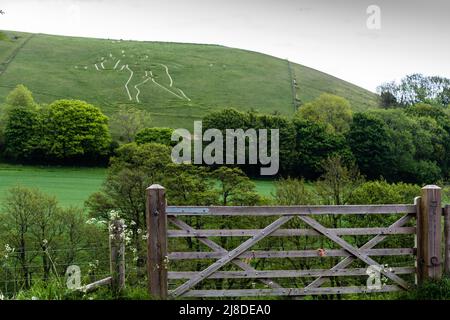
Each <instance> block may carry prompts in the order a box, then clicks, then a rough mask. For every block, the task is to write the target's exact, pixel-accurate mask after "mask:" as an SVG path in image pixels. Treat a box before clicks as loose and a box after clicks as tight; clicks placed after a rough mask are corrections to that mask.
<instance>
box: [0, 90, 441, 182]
mask: <svg viewBox="0 0 450 320" xmlns="http://www.w3.org/2000/svg"><path fill="white" fill-rule="evenodd" d="M429 95H430V94H424V96H429ZM435 98H436V99H437V100H429V99H428V100H427V102H428V103H425V102H422V101H421V102H418V103H415V104H410V105H402V106H397V107H393V106H392V107H390V108H387V109H373V110H367V111H365V112H359V113H353V112H352V109H351V106H350V103H349V102H348V101H347V100H345V99H344V98H341V97H338V96H334V95H331V94H323V95H322V96H320V97H319V98H317V99H316V100H314V101H312V102H309V103H306V104H304V105H303V106H301V107H300V108H299V110H298V111H297V113H296V114H295V115H294V116H293V117H292V118H287V117H284V116H280V115H268V114H259V113H257V112H255V111H248V112H243V111H238V110H236V109H230V108H229V109H223V110H220V111H215V112H211V113H210V114H208V115H206V116H205V117H204V119H203V130H207V129H212V128H215V129H219V130H222V131H223V132H224V133H225V130H226V129H244V130H246V129H250V128H254V129H264V128H265V129H274V128H277V129H279V130H280V172H279V174H280V175H281V176H285V177H287V176H291V177H303V178H306V179H317V178H318V177H319V176H320V175H321V174H323V168H322V163H323V161H324V160H326V159H327V158H329V157H332V156H339V157H340V158H341V159H342V160H343V161H344V163H345V164H346V165H353V164H355V165H356V166H357V167H358V168H359V170H360V171H361V173H362V174H363V175H364V176H366V177H367V178H368V179H378V178H383V179H386V180H387V181H392V182H396V181H404V182H412V183H436V182H437V181H440V180H448V179H449V178H450V176H449V175H450V108H449V107H448V106H444V105H442V104H441V103H440V102H442V99H441V96H439V95H437V96H436V95H435ZM2 111H3V112H2V116H0V152H2V154H3V157H4V158H5V159H7V160H10V161H15V162H26V163H45V164H48V163H50V164H51V163H55V164H70V165H73V164H91V165H98V164H101V165H105V164H107V163H108V161H109V158H110V157H111V156H112V155H114V154H115V153H116V152H117V150H118V149H117V148H118V147H119V146H120V145H123V144H127V143H132V142H134V141H135V143H137V144H145V143H157V144H162V145H166V146H173V145H174V142H173V141H171V139H170V138H171V134H172V132H173V130H172V129H170V128H152V127H150V116H149V114H148V113H147V112H145V111H141V110H138V109H135V108H129V107H128V108H120V109H119V111H118V112H117V113H116V114H114V115H113V116H112V118H111V119H108V117H106V116H105V115H104V114H103V113H102V112H101V110H100V109H99V108H97V107H95V106H92V105H90V104H88V103H86V102H82V101H77V100H58V101H55V102H53V103H51V104H49V105H38V104H37V103H36V102H35V101H34V99H33V97H32V94H31V92H30V91H29V90H28V89H27V88H25V87H24V86H21V85H20V86H18V87H17V88H16V89H14V90H13V91H12V92H11V93H10V94H9V95H8V97H7V99H6V105H5V107H3V108H2ZM239 168H240V169H242V170H243V171H244V172H245V173H246V174H247V175H250V176H257V175H258V173H259V167H258V166H257V165H239Z"/></svg>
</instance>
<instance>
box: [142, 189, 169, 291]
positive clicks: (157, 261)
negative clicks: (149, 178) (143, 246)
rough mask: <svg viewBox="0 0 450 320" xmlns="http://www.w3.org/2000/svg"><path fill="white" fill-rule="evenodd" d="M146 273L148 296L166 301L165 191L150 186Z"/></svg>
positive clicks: (148, 194)
mask: <svg viewBox="0 0 450 320" xmlns="http://www.w3.org/2000/svg"><path fill="white" fill-rule="evenodd" d="M146 196H147V200H146V217H147V233H148V238H147V246H148V248H147V272H148V282H149V283H148V286H149V292H150V295H151V296H152V297H154V298H157V299H167V296H168V284H167V264H168V258H167V216H166V190H165V189H164V187H162V186H160V185H157V184H155V185H152V186H150V187H149V188H147V191H146Z"/></svg>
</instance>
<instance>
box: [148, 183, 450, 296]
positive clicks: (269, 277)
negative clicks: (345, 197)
mask: <svg viewBox="0 0 450 320" xmlns="http://www.w3.org/2000/svg"><path fill="white" fill-rule="evenodd" d="M146 214H147V227H148V234H149V237H148V263H147V268H148V276H149V291H150V293H151V294H152V295H153V296H154V297H156V298H160V299H167V298H176V297H180V296H182V297H239V296H248V297H252V296H271V295H273V296H280V295H284V296H303V295H316V294H320V295H322V294H346V293H367V292H391V291H398V290H406V289H409V288H410V287H412V286H413V285H414V284H413V283H410V282H408V281H406V280H405V279H404V278H402V277H400V276H401V275H411V274H415V275H416V280H417V282H418V283H422V282H423V281H425V280H427V279H439V278H440V277H441V275H442V271H443V269H444V271H445V272H446V273H449V274H450V270H449V269H450V243H449V241H450V235H449V234H450V209H449V206H447V207H445V208H444V209H442V207H441V189H440V188H439V187H437V186H426V187H424V188H422V194H421V196H420V197H417V198H416V199H414V204H396V205H348V206H347V205H345V206H273V207H271V206H260V207H217V206H211V207H192V206H167V205H166V199H165V189H164V188H163V187H162V186H159V185H153V186H151V187H149V188H148V189H147V211H146ZM322 215H397V216H399V217H398V218H397V221H395V222H393V223H391V224H390V225H389V226H386V227H365V228H364V227H355V228H329V227H326V226H324V225H323V224H322V223H321V222H319V221H321V220H318V218H319V217H320V216H322ZM442 215H444V217H445V218H444V220H445V224H444V234H445V248H444V250H442V245H441V243H442V235H441V231H442V227H441V218H442ZM183 216H188V217H189V216H197V217H215V216H216V217H218V218H219V219H223V218H226V217H238V216H251V217H268V216H273V217H276V219H274V220H272V221H271V222H269V223H268V225H267V226H266V227H264V228H261V229H232V230H221V229H220V230H218V229H202V230H198V229H195V228H194V227H192V226H190V225H189V224H188V223H186V221H183V220H181V219H180V217H183ZM220 217H222V218H220ZM293 220H298V221H300V222H302V224H303V225H305V226H307V227H308V228H301V229H300V228H298V229H292V228H283V226H285V225H286V224H287V223H289V222H290V221H293ZM169 223H170V224H171V225H173V226H175V227H176V228H178V229H169V228H168V224H169ZM392 235H397V236H398V235H406V236H408V235H414V236H415V239H416V240H415V243H416V246H415V247H413V248H375V247H376V246H377V245H378V244H380V243H381V242H382V241H384V240H385V239H386V238H387V237H390V236H392ZM345 236H373V237H372V238H371V239H370V240H368V241H367V242H366V243H365V244H363V245H361V246H359V247H356V246H355V245H352V244H351V243H349V242H348V241H347V240H346V238H344V237H345ZM223 237H236V238H239V237H241V238H244V239H243V242H242V243H241V244H240V245H238V246H237V247H235V248H234V249H232V250H227V249H225V248H224V247H222V246H221V245H219V242H217V239H218V238H219V239H220V238H223ZM269 237H323V238H325V239H328V241H331V242H332V243H334V244H335V245H337V246H339V247H340V248H339V249H335V248H330V249H320V250H270V249H269V250H254V249H252V248H253V247H255V245H257V244H258V243H260V242H261V241H262V240H264V239H268V238H269ZM170 238H186V239H197V240H198V241H199V242H200V243H202V244H203V245H205V246H207V247H208V248H210V249H211V250H212V251H200V252H168V249H167V246H168V239H170ZM213 239H214V240H213ZM442 253H444V254H442ZM381 256H416V259H415V261H416V265H415V266H396V267H394V268H385V266H384V265H382V264H380V263H379V262H377V261H376V260H374V259H373V257H381ZM326 257H342V259H341V260H340V261H339V262H338V263H337V264H336V265H334V266H333V267H331V268H330V269H310V270H257V269H255V268H254V267H253V266H252V265H251V264H250V262H249V260H252V259H263V258H264V259H286V258H326ZM201 259H204V260H205V259H207V260H213V261H214V262H212V263H211V264H210V265H209V266H208V267H206V268H205V269H204V270H201V271H169V270H168V269H169V265H170V264H169V261H174V260H201ZM354 261H359V262H362V263H364V265H366V268H361V267H357V268H355V267H353V268H348V267H350V265H351V264H352V263H353V262H354ZM444 261H445V266H444V268H442V265H443V264H444ZM228 264H233V265H234V266H237V267H238V268H239V269H241V270H239V271H223V270H221V269H222V268H223V267H224V266H226V265H228ZM368 266H371V267H375V268H378V269H377V270H379V273H380V274H382V275H383V276H384V277H386V278H387V279H389V281H390V282H391V283H392V284H389V285H384V286H382V287H381V288H377V289H376V290H375V289H373V288H369V287H368V286H367V287H323V286H322V285H323V284H324V283H325V282H326V280H327V279H328V278H330V277H344V276H347V277H348V276H359V277H361V276H367V275H368V269H367V267H368ZM283 278H314V280H313V281H312V282H310V283H309V284H308V285H306V286H305V287H304V288H284V287H283V286H281V285H280V284H279V283H277V282H276V281H275V280H274V279H283ZM206 279H209V280H211V279H257V280H258V281H260V282H261V283H263V284H264V285H265V287H266V288H268V289H256V288H252V289H248V288H243V289H233V290H197V287H199V285H200V284H201V283H202V282H203V281H204V280H206ZM168 280H178V281H181V280H185V282H184V283H182V284H181V285H179V286H177V287H175V288H174V289H173V290H170V291H169V288H168V287H169V286H168Z"/></svg>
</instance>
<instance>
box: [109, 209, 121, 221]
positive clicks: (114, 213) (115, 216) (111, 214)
mask: <svg viewBox="0 0 450 320" xmlns="http://www.w3.org/2000/svg"><path fill="white" fill-rule="evenodd" d="M119 218H120V214H119V212H118V211H116V210H111V211H110V212H109V219H110V220H118V219H119Z"/></svg>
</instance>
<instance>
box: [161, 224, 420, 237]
mask: <svg viewBox="0 0 450 320" xmlns="http://www.w3.org/2000/svg"><path fill="white" fill-rule="evenodd" d="M329 230H330V231H333V232H334V233H336V234H337V235H341V236H359V235H374V234H375V235H391V234H415V233H416V228H415V227H400V228H388V227H387V228H337V229H329ZM259 232H261V230H259V229H235V230H195V231H189V230H168V231H167V236H168V237H169V238H187V237H252V236H254V235H256V234H258V233H259ZM321 235H322V234H320V233H319V232H317V231H315V230H312V229H280V230H277V231H275V232H273V233H272V234H271V235H270V236H272V237H292V236H321Z"/></svg>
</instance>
